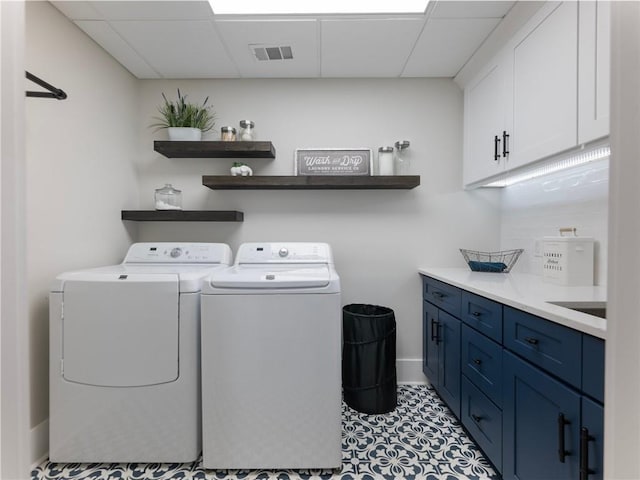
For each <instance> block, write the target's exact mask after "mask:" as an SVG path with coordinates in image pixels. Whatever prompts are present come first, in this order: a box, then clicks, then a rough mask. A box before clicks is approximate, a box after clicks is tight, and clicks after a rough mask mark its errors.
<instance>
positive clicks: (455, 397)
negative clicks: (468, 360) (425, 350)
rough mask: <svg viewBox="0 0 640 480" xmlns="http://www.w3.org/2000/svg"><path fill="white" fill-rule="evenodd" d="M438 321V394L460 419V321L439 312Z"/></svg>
mask: <svg viewBox="0 0 640 480" xmlns="http://www.w3.org/2000/svg"><path fill="white" fill-rule="evenodd" d="M438 321H439V323H440V325H439V326H440V335H439V337H438V341H439V343H438V347H439V349H440V351H439V359H438V360H439V363H438V380H439V384H440V388H439V390H438V393H439V394H440V397H442V399H443V400H444V401H445V402H446V403H447V405H449V408H450V409H451V411H452V412H453V413H454V415H455V416H456V418H460V320H458V319H457V318H455V317H452V316H451V315H449V314H448V313H445V312H443V311H439V312H438Z"/></svg>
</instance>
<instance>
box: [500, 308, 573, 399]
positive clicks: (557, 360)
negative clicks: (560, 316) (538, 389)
mask: <svg viewBox="0 0 640 480" xmlns="http://www.w3.org/2000/svg"><path fill="white" fill-rule="evenodd" d="M503 328H504V346H505V347H506V348H508V349H509V350H511V351H512V352H515V353H517V354H518V355H520V356H521V357H524V358H526V359H527V360H529V361H530V362H531V363H533V364H534V365H537V366H538V367H540V368H542V369H544V370H546V371H548V372H550V373H552V374H553V375H556V376H557V377H559V378H561V379H563V380H565V381H566V382H568V383H570V384H571V385H573V386H574V387H576V388H580V387H581V384H582V368H581V362H582V334H581V333H580V332H578V331H576V330H572V329H570V328H567V327H565V326H563V325H559V324H557V323H553V322H550V321H549V320H545V319H543V318H540V317H537V316H535V315H531V314H529V313H525V312H522V311H520V310H516V309H514V308H511V307H507V306H505V307H504V327H503Z"/></svg>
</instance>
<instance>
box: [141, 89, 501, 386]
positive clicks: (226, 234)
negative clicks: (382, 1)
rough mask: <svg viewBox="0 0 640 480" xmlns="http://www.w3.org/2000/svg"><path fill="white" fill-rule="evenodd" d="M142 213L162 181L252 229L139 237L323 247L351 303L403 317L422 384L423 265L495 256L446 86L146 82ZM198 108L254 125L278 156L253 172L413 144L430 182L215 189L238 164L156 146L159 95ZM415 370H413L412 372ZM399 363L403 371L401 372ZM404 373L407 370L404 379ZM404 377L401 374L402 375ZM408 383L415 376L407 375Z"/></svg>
mask: <svg viewBox="0 0 640 480" xmlns="http://www.w3.org/2000/svg"><path fill="white" fill-rule="evenodd" d="M141 83H142V85H141V86H142V88H141V93H140V95H141V112H142V117H141V120H140V125H141V126H142V128H141V129H140V137H139V138H140V141H141V144H140V150H141V151H143V153H142V154H141V155H140V156H139V157H138V161H137V165H138V168H139V170H140V205H141V207H143V208H152V205H153V203H152V200H153V190H154V189H155V188H157V187H160V186H162V185H163V184H164V183H165V182H169V183H172V184H173V185H174V186H176V187H177V188H180V189H182V190H183V197H184V208H185V209H221V210H241V211H244V213H245V221H244V223H204V224H196V223H191V224H178V223H174V224H171V223H149V224H144V225H141V226H140V239H141V240H148V241H152V240H155V241H158V240H185V241H186V240H200V241H219V242H228V243H229V244H230V245H231V247H232V249H234V250H235V249H236V248H237V247H238V246H239V245H240V244H241V243H242V242H247V241H278V240H289V241H324V242H328V243H329V244H331V246H332V247H333V251H334V256H335V262H336V266H337V269H338V272H339V274H340V276H341V280H342V287H343V303H344V304H348V303H352V302H358V303H360V302H362V303H374V304H380V305H385V306H388V307H391V308H393V309H394V311H395V313H396V318H397V322H398V340H397V347H398V349H397V351H398V358H399V359H413V362H405V363H406V364H408V365H406V366H408V368H409V369H410V370H411V369H412V368H413V370H411V371H413V372H414V373H415V375H416V377H415V378H417V379H422V378H423V377H422V374H421V367H420V359H421V357H422V333H421V322H422V313H421V312H422V302H421V298H422V297H421V290H420V288H421V287H420V279H419V276H418V273H417V268H418V267H419V266H421V265H431V266H464V262H463V260H462V256H461V255H460V253H459V251H458V248H459V247H466V248H479V249H486V248H496V247H497V246H498V243H499V210H498V204H497V193H496V192H471V193H470V192H463V191H462V190H461V188H460V185H461V183H462V182H461V165H462V160H461V155H462V92H461V91H460V89H459V88H458V87H457V86H456V85H455V83H454V82H453V81H452V80H446V79H401V80H395V79H392V80H387V79H385V80H363V79H348V80H347V79H345V80H337V79H333V80H330V79H323V80H191V81H156V80H153V81H151V80H150V81H143V82H141ZM178 87H179V88H180V90H181V92H183V93H186V94H188V96H189V98H190V99H191V100H192V101H196V102H199V101H202V100H203V99H204V98H205V96H207V95H208V96H210V98H211V100H212V101H213V104H214V105H215V107H216V111H217V113H218V119H219V120H218V124H217V127H216V132H214V133H213V134H212V135H211V136H210V138H211V139H216V140H217V139H218V138H219V134H218V132H219V127H220V126H223V125H234V126H236V127H237V125H238V121H239V120H240V119H243V118H248V119H251V120H254V121H255V122H256V132H257V136H258V139H261V140H271V141H272V142H273V143H274V145H275V147H276V150H277V158H276V159H275V160H249V161H247V163H248V164H249V165H251V166H252V167H253V168H254V171H255V174H258V175H270V174H276V175H277V174H282V175H290V174H292V173H293V154H294V150H295V149H296V148H298V147H363V146H364V147H371V148H373V149H374V150H375V151H376V153H377V148H378V147H379V146H382V145H393V143H394V142H395V141H396V140H402V139H407V140H410V141H411V147H410V149H409V150H408V154H409V155H410V157H411V162H412V169H413V173H415V174H418V175H421V182H422V184H421V185H420V186H419V187H418V188H416V189H414V190H408V191H390V190H379V191H371V190H370V191H365V190H361V191H260V190H258V191H212V190H210V189H208V188H206V187H203V186H202V175H204V174H222V175H224V174H228V173H229V167H230V166H231V163H232V160H229V159H226V160H225V159H167V158H164V157H163V156H161V155H160V154H157V153H155V152H154V151H153V149H152V144H153V140H154V139H165V138H166V137H165V135H166V133H165V132H158V133H154V132H153V131H152V130H151V129H148V128H146V127H145V126H146V125H149V124H150V123H152V120H151V117H152V116H154V114H155V111H156V107H157V105H159V104H160V102H161V100H162V97H161V92H165V94H167V95H168V96H175V91H176V88H178ZM409 365H410V366H409ZM404 366H405V365H404V364H403V363H402V362H401V365H400V367H401V368H404ZM401 373H402V372H401ZM403 375H404V374H403ZM409 375H410V374H409Z"/></svg>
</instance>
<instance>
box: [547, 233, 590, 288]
mask: <svg viewBox="0 0 640 480" xmlns="http://www.w3.org/2000/svg"><path fill="white" fill-rule="evenodd" d="M593 242H594V240H593V238H591V237H544V239H543V246H542V277H543V279H544V281H546V282H550V283H557V284H559V285H568V286H577V285H593Z"/></svg>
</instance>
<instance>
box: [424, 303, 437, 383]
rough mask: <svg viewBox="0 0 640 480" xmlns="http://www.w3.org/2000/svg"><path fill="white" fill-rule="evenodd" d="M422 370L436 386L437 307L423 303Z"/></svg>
mask: <svg viewBox="0 0 640 480" xmlns="http://www.w3.org/2000/svg"><path fill="white" fill-rule="evenodd" d="M423 316H424V318H423V322H422V335H423V338H422V349H423V352H422V371H423V372H424V374H425V375H426V377H427V378H428V379H429V382H430V383H431V385H432V386H433V387H434V388H436V389H437V388H438V329H439V323H438V308H437V307H435V306H434V305H432V304H430V303H429V302H424V303H423Z"/></svg>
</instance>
